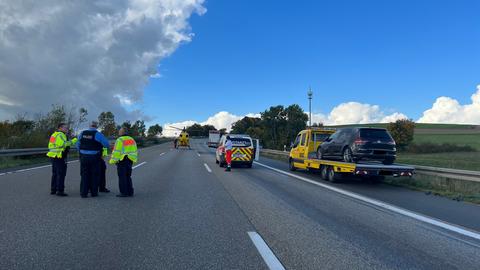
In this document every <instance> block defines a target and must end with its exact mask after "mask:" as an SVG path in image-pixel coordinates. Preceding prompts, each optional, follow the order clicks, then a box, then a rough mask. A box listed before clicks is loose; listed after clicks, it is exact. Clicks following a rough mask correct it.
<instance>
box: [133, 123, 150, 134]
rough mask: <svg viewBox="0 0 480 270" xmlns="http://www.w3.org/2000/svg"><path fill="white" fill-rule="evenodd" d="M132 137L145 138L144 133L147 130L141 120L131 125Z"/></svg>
mask: <svg viewBox="0 0 480 270" xmlns="http://www.w3.org/2000/svg"><path fill="white" fill-rule="evenodd" d="M131 131H132V136H135V137H145V131H147V128H146V126H145V121H143V120H137V121H135V123H134V124H133V125H132V130H131Z"/></svg>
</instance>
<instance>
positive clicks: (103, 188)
mask: <svg viewBox="0 0 480 270" xmlns="http://www.w3.org/2000/svg"><path fill="white" fill-rule="evenodd" d="M107 157H108V149H107V148H103V151H102V159H101V160H100V182H99V183H98V191H99V192H104V193H109V192H110V190H109V189H108V188H107V164H106V162H105V158H107Z"/></svg>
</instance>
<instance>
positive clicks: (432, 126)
mask: <svg viewBox="0 0 480 270" xmlns="http://www.w3.org/2000/svg"><path fill="white" fill-rule="evenodd" d="M387 125H388V124H387V123H373V124H356V125H335V126H327V127H331V128H342V127H377V128H387ZM476 127H477V126H475V125H457V124H428V123H416V124H415V128H416V129H453V130H455V129H475V128H476Z"/></svg>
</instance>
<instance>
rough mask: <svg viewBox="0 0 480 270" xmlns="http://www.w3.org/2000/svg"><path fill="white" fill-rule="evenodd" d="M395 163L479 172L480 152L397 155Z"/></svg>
mask: <svg viewBox="0 0 480 270" xmlns="http://www.w3.org/2000/svg"><path fill="white" fill-rule="evenodd" d="M396 162H397V163H403V164H412V165H421V166H432V167H442V168H452V169H460V170H472V171H480V152H470V153H438V154H408V153H399V154H398V156H397V160H396Z"/></svg>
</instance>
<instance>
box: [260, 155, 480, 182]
mask: <svg viewBox="0 0 480 270" xmlns="http://www.w3.org/2000/svg"><path fill="white" fill-rule="evenodd" d="M261 152H264V153H267V154H274V155H280V156H284V157H288V156H289V154H290V153H289V152H286V151H279V150H272V149H262V150H261ZM402 165H407V164H402ZM407 166H412V167H414V168H415V172H416V173H418V174H426V175H432V176H440V177H445V178H451V179H456V180H463V181H472V182H479V183H480V171H467V170H457V169H449V168H440V167H428V166H419V165H407Z"/></svg>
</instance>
